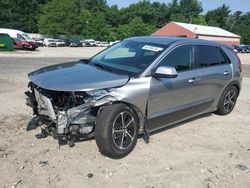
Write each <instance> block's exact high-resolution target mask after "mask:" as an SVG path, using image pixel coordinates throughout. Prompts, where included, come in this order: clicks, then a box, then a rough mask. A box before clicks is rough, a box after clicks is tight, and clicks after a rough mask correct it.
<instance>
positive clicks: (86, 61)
mask: <svg viewBox="0 0 250 188" xmlns="http://www.w3.org/2000/svg"><path fill="white" fill-rule="evenodd" d="M79 62H81V63H84V64H89V59H80V60H79Z"/></svg>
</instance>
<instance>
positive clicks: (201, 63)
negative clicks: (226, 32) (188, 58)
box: [195, 45, 229, 67]
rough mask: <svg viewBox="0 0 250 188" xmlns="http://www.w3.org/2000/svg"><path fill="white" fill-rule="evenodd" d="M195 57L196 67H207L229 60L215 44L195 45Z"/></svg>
mask: <svg viewBox="0 0 250 188" xmlns="http://www.w3.org/2000/svg"><path fill="white" fill-rule="evenodd" d="M195 57H196V64H197V66H198V67H209V66H215V65H220V64H226V63H228V62H229V60H228V58H227V57H226V56H225V54H223V52H222V50H221V49H220V48H219V47H217V46H207V45H198V46H196V47H195Z"/></svg>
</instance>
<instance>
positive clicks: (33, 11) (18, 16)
mask: <svg viewBox="0 0 250 188" xmlns="http://www.w3.org/2000/svg"><path fill="white" fill-rule="evenodd" d="M37 14H38V2H37V1H36V0H0V27H2V28H13V29H20V30H24V31H27V32H37Z"/></svg>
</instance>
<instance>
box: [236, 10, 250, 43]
mask: <svg viewBox="0 0 250 188" xmlns="http://www.w3.org/2000/svg"><path fill="white" fill-rule="evenodd" d="M236 14H239V13H236ZM234 15H235V14H234ZM235 16H236V15H235ZM236 17H238V16H236ZM249 31H250V12H247V13H245V14H243V15H240V16H239V17H238V19H237V22H236V23H235V24H234V27H233V28H232V32H234V33H236V34H238V35H240V36H241V42H242V43H245V44H250V32H249Z"/></svg>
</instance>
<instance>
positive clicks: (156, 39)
mask: <svg viewBox="0 0 250 188" xmlns="http://www.w3.org/2000/svg"><path fill="white" fill-rule="evenodd" d="M125 40H133V41H137V42H145V43H155V44H161V45H166V46H168V45H170V44H172V43H175V42H178V43H197V44H208V45H216V46H227V45H225V44H222V43H218V42H212V41H207V40H202V39H196V38H186V37H167V36H143V37H131V38H127V39H125Z"/></svg>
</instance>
